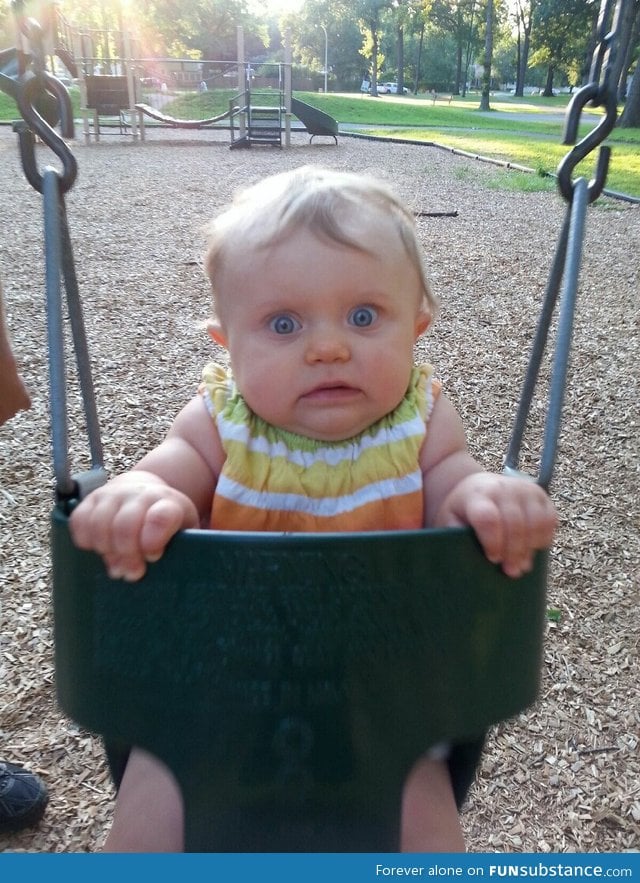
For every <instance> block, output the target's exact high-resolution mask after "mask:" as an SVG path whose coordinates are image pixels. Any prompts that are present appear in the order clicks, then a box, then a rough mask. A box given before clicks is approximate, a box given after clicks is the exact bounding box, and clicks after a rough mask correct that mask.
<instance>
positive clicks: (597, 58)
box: [558, 0, 621, 203]
mask: <svg viewBox="0 0 640 883" xmlns="http://www.w3.org/2000/svg"><path fill="white" fill-rule="evenodd" d="M613 3H614V0H602V3H601V6H600V15H599V18H598V43H597V45H596V48H595V50H594V53H593V62H592V65H591V74H590V75H591V80H592V82H590V83H588V84H587V85H586V86H583V87H582V88H581V89H579V90H578V91H577V92H576V94H575V95H574V96H573V98H572V99H571V102H570V103H569V106H568V108H567V117H566V120H565V130H564V137H563V139H562V143H563V144H575V147H574V148H573V149H572V150H571V151H570V152H569V153H568V154H567V155H566V156H565V157H564V159H563V160H562V161H561V162H560V165H559V166H558V187H559V189H560V192H561V194H562V196H563V197H564V198H565V199H566V201H567V202H569V203H570V202H571V201H572V199H573V187H574V184H573V181H572V174H573V170H574V169H575V167H576V166H577V165H578V164H579V163H581V162H582V160H583V159H584V158H585V157H586V156H587V155H588V154H589V153H591V152H592V151H593V150H595V149H596V148H597V147H599V150H598V158H597V161H596V170H595V176H594V177H593V178H592V179H591V180H590V181H589V186H588V188H587V193H588V202H589V203H592V202H594V200H596V199H597V198H598V197H599V196H600V194H601V193H602V191H603V190H604V186H605V183H606V180H607V172H608V171H609V159H610V157H611V148H610V147H607V146H604V145H603V142H604V141H605V140H606V139H607V138H608V137H609V135H610V133H611V132H612V131H613V129H614V127H615V124H616V120H617V117H618V99H617V94H616V84H615V83H611V82H610V72H611V69H612V65H613V60H614V57H615V50H616V46H617V32H618V29H619V19H620V5H621V4H620V0H618V2H617V3H616V6H615V10H614V15H613V23H612V26H611V30H610V31H609V32H608V33H607V26H608V21H609V18H610V16H611V9H612V7H613ZM587 104H590V105H591V107H604V109H605V112H604V116H603V117H602V119H601V120H600V121H599V123H598V124H597V126H596V127H595V129H593V130H592V131H591V132H589V134H588V135H586V136H585V137H584V138H583V139H582V140H581V141H579V142H578V143H577V144H576V138H577V136H578V126H579V124H580V115H581V113H582V110H583V109H584V107H585V106H586V105H587Z"/></svg>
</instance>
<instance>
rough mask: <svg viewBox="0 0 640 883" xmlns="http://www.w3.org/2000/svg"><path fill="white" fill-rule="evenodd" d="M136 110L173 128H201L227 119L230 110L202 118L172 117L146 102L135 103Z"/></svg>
mask: <svg viewBox="0 0 640 883" xmlns="http://www.w3.org/2000/svg"><path fill="white" fill-rule="evenodd" d="M136 110H137V111H139V112H140V113H143V114H145V116H148V117H151V118H152V119H154V120H158V122H161V123H164V124H165V125H167V126H173V128H175V129H202V128H204V127H205V126H212V125H213V124H214V123H217V122H219V121H220V120H225V119H227V118H228V117H229V114H230V111H228V110H225V112H224V113H220V114H218V116H215V117H208V118H207V119H204V120H181V119H178V118H177V117H172V116H169V115H168V114H166V113H162V111H161V110H156V108H155V107H151V106H150V105H148V104H136Z"/></svg>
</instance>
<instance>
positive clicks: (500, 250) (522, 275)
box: [0, 127, 640, 853]
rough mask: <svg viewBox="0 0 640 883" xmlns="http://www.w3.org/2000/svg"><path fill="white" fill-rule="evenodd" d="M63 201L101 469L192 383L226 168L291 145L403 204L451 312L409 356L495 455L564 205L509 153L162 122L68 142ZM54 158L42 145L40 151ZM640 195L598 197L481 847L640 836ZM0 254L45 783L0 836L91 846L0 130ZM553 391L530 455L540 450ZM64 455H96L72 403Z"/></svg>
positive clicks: (7, 639)
mask: <svg viewBox="0 0 640 883" xmlns="http://www.w3.org/2000/svg"><path fill="white" fill-rule="evenodd" d="M74 150H75V152H76V155H77V158H78V162H79V169H80V172H79V177H78V180H77V182H76V185H75V186H74V188H73V190H72V191H71V192H70V194H69V197H68V200H67V204H68V214H69V221H70V227H71V235H72V237H73V241H74V244H75V255H76V262H77V268H78V274H79V279H80V286H81V290H82V292H83V296H84V306H85V313H86V319H87V324H88V330H89V343H90V349H91V353H92V359H93V364H94V371H95V381H96V388H97V398H98V409H99V413H100V415H101V420H102V425H103V434H104V443H105V448H106V453H107V467H108V469H109V471H110V472H111V473H114V472H117V471H121V470H123V469H126V468H127V467H129V466H131V465H132V463H134V462H135V461H136V460H137V459H138V458H139V457H140V456H141V455H142V453H143V452H144V451H146V450H147V449H148V448H149V447H150V446H152V445H153V444H155V443H157V442H158V441H159V440H160V439H161V438H162V436H163V434H164V433H165V431H166V429H167V427H168V426H169V423H170V421H171V419H172V417H173V415H174V414H175V413H176V411H177V410H178V409H179V408H180V407H181V406H182V405H183V404H184V402H186V401H187V400H188V399H189V397H190V396H191V395H192V394H193V392H194V390H195V388H196V386H197V383H198V379H199V374H200V370H201V367H202V365H203V364H204V363H205V362H206V361H208V360H209V359H210V358H212V357H213V356H216V357H218V358H220V353H216V352H214V351H213V350H212V345H211V342H210V341H209V339H208V338H207V337H206V335H205V334H204V333H203V331H202V327H201V321H202V320H203V319H205V318H206V317H207V315H208V313H209V308H210V307H209V304H210V300H209V292H208V289H207V285H206V283H205V280H204V277H203V273H202V270H201V265H200V254H201V248H202V236H201V230H202V226H203V224H204V223H205V222H206V221H207V220H208V219H209V218H210V217H211V215H212V214H213V213H214V212H215V211H216V210H217V209H218V208H219V207H220V206H222V205H223V204H225V203H226V202H227V201H228V200H229V198H230V196H231V194H232V193H233V192H234V191H235V190H236V189H237V188H238V187H241V186H243V185H245V184H248V183H250V182H252V181H254V180H256V179H258V178H260V177H262V176H264V175H266V174H269V173H272V172H275V171H279V170H283V169H287V168H292V167H295V166H298V165H301V164H304V163H318V164H322V165H329V166H332V167H336V168H342V169H350V170H355V171H368V172H371V173H373V174H376V175H380V176H383V177H384V178H386V179H388V180H389V181H390V182H391V183H393V184H394V185H395V186H396V187H397V189H398V190H399V191H400V193H401V194H402V195H403V196H404V197H405V198H406V200H407V201H408V203H409V205H411V207H412V208H413V209H414V210H415V211H416V213H418V212H421V213H425V212H432V213H435V212H442V213H444V214H445V215H446V216H440V217H426V216H424V214H423V215H422V216H420V217H418V219H417V223H418V229H419V234H420V237H421V240H422V242H423V245H424V248H425V253H426V258H427V263H428V268H429V273H430V276H431V279H432V282H433V286H434V288H435V290H436V292H437V293H438V295H439V297H440V299H441V302H442V309H441V315H440V317H439V320H438V322H437V323H436V325H435V327H434V329H433V331H431V332H430V333H429V335H428V336H427V337H426V338H425V339H424V340H423V341H422V342H421V343H420V344H419V346H418V348H417V357H418V358H420V359H423V360H429V361H431V362H433V363H434V364H435V365H436V366H437V372H438V374H439V376H440V377H441V379H442V381H443V384H444V388H445V390H446V392H447V394H448V395H449V396H450V398H451V399H452V400H453V402H454V404H455V405H456V406H457V407H458V409H459V410H460V412H461V414H462V416H463V419H464V422H465V424H466V426H467V429H468V435H469V443H470V447H471V449H472V451H473V453H474V454H475V455H477V456H478V457H479V459H480V460H481V461H482V463H483V464H484V465H485V466H486V467H487V468H490V469H496V470H499V469H500V468H501V464H502V457H503V453H504V450H505V448H506V444H507V439H508V435H509V431H510V426H511V422H512V420H513V415H514V410H515V402H516V399H517V397H518V394H519V388H520V383H521V379H522V376H523V373H524V366H525V361H526V355H527V352H528V348H529V345H530V341H531V336H532V331H533V327H534V324H535V320H536V315H537V311H538V308H539V304H540V300H541V296H542V293H543V290H544V286H545V282H546V276H547V272H548V268H549V265H550V262H551V259H552V253H553V249H554V244H555V239H556V236H557V232H558V231H559V228H560V224H561V221H562V217H563V214H564V204H563V202H562V200H561V199H560V197H559V196H558V195H557V194H556V193H555V192H537V193H523V192H520V191H510V190H506V189H504V187H503V186H502V185H500V186H499V187H497V185H496V176H505V175H509V174H512V173H510V172H507V171H504V170H502V169H496V168H494V167H491V166H487V165H483V164H478V163H473V162H471V161H469V160H467V159H464V158H462V157H459V156H453V155H451V154H448V153H445V152H444V151H439V150H436V149H434V148H429V147H424V146H416V145H405V144H402V145H396V144H394V145H391V144H385V143H381V142H369V141H360V140H355V139H352V138H341V139H340V142H339V144H338V146H337V147H336V146H333V145H329V144H326V145H325V144H320V143H318V144H314V145H311V146H310V145H309V144H308V138H307V136H306V135H304V134H302V133H294V134H293V136H292V146H291V148H290V149H288V150H277V149H273V148H266V149H259V148H252V149H251V150H245V151H230V150H229V142H228V133H225V132H210V131H205V132H198V133H193V132H189V133H185V132H176V131H168V130H161V131H158V132H154V133H153V134H152V135H151V136H150V138H149V140H148V141H147V142H146V143H145V144H134V143H132V142H131V141H130V140H128V141H127V140H124V139H123V138H121V137H120V136H118V135H112V136H109V137H107V136H105V137H104V138H103V140H102V141H101V142H100V143H99V144H91V145H84V144H82V143H81V142H77V143H76V144H75V145H74ZM40 158H41V160H42V162H48V161H49V157H48V155H47V152H46V151H45V150H44V149H43V150H42V151H41V152H40V153H39V159H40ZM639 213H640V208H639V207H638V206H633V205H628V204H624V203H620V202H613V201H610V200H602V201H599V202H598V203H596V204H595V205H594V206H592V207H591V208H590V209H589V212H588V217H587V225H586V228H587V229H586V241H585V248H584V263H583V270H582V275H581V286H580V297H579V305H578V316H577V320H576V328H575V335H574V353H573V357H572V363H571V371H570V380H569V384H568V389H567V396H566V405H565V419H564V423H563V428H562V434H561V442H560V450H559V455H558V465H557V470H556V476H555V480H554V484H553V488H552V492H553V497H554V499H555V501H556V503H557V506H558V508H559V511H560V518H561V528H560V531H559V535H558V538H557V542H556V545H555V548H554V550H553V552H552V557H551V572H550V580H549V594H548V608H549V614H550V615H549V621H548V624H547V631H546V635H545V651H544V664H543V671H542V683H541V690H540V696H539V699H538V701H537V703H536V704H535V706H534V707H533V708H531V709H529V710H527V711H525V712H523V713H522V714H521V715H519V716H518V717H517V718H516V719H515V720H513V721H509V722H505V723H502V724H499V725H498V726H496V727H495V728H494V729H493V730H492V731H491V733H490V734H489V737H488V742H487V748H486V753H485V755H484V757H483V760H482V763H481V766H480V768H479V770H478V778H477V782H476V784H475V785H474V787H473V789H472V791H471V794H470V795H469V799H468V801H467V803H466V805H465V807H464V811H463V815H462V821H463V826H464V829H465V832H466V836H467V842H468V848H469V850H470V851H471V852H506V853H518V852H558V853H561V852H581V853H584V852H598V851H600V852H622V851H625V850H638V849H640V792H639V791H638V782H639V781H640V763H639V760H638V742H639V740H640V718H639V709H640V687H639V684H640V677H639V675H640V671H639V669H640V663H639V659H638V635H639V634H640V605H639V604H638V600H639V598H638V583H639V580H638V577H639V574H640V530H639V527H640V508H639V502H638V501H639V499H640V494H639V493H638V487H639V482H638V471H639V467H638V462H639V458H638V395H637V390H638V357H637V354H638V333H639V327H640V326H639V321H638V320H639V313H638V291H639V290H640V284H639V283H640V279H639V275H638V259H637V256H638V254H639V253H640V223H639V221H640V214H639ZM0 216H1V217H2V237H1V238H0V274H1V275H2V279H3V284H4V288H5V296H6V299H7V306H8V312H9V322H10V326H11V331H12V335H13V338H14V344H15V349H16V353H17V355H18V358H19V360H20V363H21V366H22V369H23V373H24V376H25V379H26V381H27V383H28V386H29V388H30V390H31V393H32V397H33V407H32V409H31V410H30V411H29V412H25V413H23V414H20V415H19V416H18V417H16V418H15V419H14V420H13V421H11V422H10V423H8V424H7V425H5V426H4V427H3V428H2V429H0V571H1V573H2V600H3V624H2V661H3V664H4V669H3V680H2V694H1V695H2V699H1V702H0V756H1V757H3V758H6V759H8V760H14V761H19V762H22V763H24V764H25V765H27V766H28V767H30V768H31V769H33V770H35V771H37V772H38V773H40V774H41V775H42V777H43V779H44V780H45V781H46V783H47V786H48V788H49V790H50V794H51V799H50V804H49V807H48V809H47V813H46V815H45V818H44V820H43V821H42V823H41V824H40V826H39V827H38V828H37V829H35V830H33V831H26V832H22V833H20V834H18V835H16V836H14V837H11V838H9V837H6V836H5V837H0V850H3V851H15V850H21V851H28V852H90V851H95V850H97V849H99V847H100V844H101V842H102V840H103V838H104V835H105V832H106V830H107V828H108V824H109V820H110V815H111V812H112V807H113V797H114V794H113V788H112V785H111V783H110V780H109V775H108V773H107V769H106V766H105V763H104V758H103V753H102V748H101V744H100V741H99V740H98V739H96V738H95V737H94V736H92V735H91V734H89V733H87V732H84V731H83V730H81V729H79V728H78V726H77V725H75V724H74V723H73V722H71V721H69V720H68V719H67V718H66V717H65V715H64V714H63V713H62V712H61V711H60V709H59V708H58V707H57V705H56V700H55V676H54V669H53V647H52V632H51V609H50V558H49V548H48V519H49V511H50V507H51V499H52V483H51V469H50V465H49V435H48V396H47V391H46V381H45V370H46V369H45V330H44V315H43V266H42V221H41V204H40V197H39V196H38V194H36V193H35V191H34V190H32V188H31V187H30V186H29V185H28V184H27V182H26V181H25V179H24V176H23V175H22V171H21V168H20V164H19V158H18V152H17V149H16V143H15V136H14V135H13V133H12V132H11V130H10V129H9V128H8V127H2V128H0ZM543 408H544V402H543V401H540V402H537V403H536V406H535V409H534V414H533V420H532V428H531V434H530V437H529V438H528V440H527V444H526V446H525V451H524V458H523V467H524V468H526V469H527V470H534V469H535V463H536V458H537V452H538V450H539V441H538V437H539V436H538V433H539V430H540V423H541V415H542V412H543ZM71 416H72V422H73V426H72V433H71V436H72V460H73V464H74V468H80V467H82V466H84V465H85V464H86V452H85V447H84V444H83V442H82V435H81V429H80V426H81V420H80V417H79V414H78V409H77V403H76V402H75V398H74V400H73V403H72V414H71Z"/></svg>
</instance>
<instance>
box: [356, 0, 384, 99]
mask: <svg viewBox="0 0 640 883" xmlns="http://www.w3.org/2000/svg"><path fill="white" fill-rule="evenodd" d="M390 5H391V0H356V2H355V3H354V5H353V10H354V13H355V15H356V17H357V18H358V20H359V22H360V24H361V26H362V28H363V29H364V31H365V35H366V36H365V45H364V47H363V49H362V54H363V55H364V57H365V58H371V94H372V95H376V96H377V94H378V69H379V61H380V60H379V58H378V50H379V45H380V26H381V23H382V14H383V11H384V10H385V9H388V8H389V7H390Z"/></svg>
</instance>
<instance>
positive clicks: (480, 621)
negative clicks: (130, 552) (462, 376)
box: [52, 509, 546, 852]
mask: <svg viewBox="0 0 640 883" xmlns="http://www.w3.org/2000/svg"><path fill="white" fill-rule="evenodd" d="M52 525H53V529H52V534H53V572H54V611H55V645H56V672H57V689H58V697H59V702H60V705H61V706H62V708H63V710H64V711H65V712H66V713H67V714H68V715H69V716H70V717H71V718H72V719H74V720H75V721H77V722H79V723H80V724H81V725H83V726H84V727H86V728H87V729H89V730H91V731H93V732H96V733H100V734H102V735H103V736H104V737H105V740H106V743H107V747H108V750H109V753H110V757H111V760H112V761H113V762H114V764H117V762H118V758H119V757H120V755H121V750H122V749H123V748H124V746H128V745H138V746H141V747H143V748H146V749H147V750H149V751H151V752H152V753H154V754H155V755H156V756H157V757H159V758H160V759H161V760H162V761H164V762H165V763H166V765H167V766H168V767H169V768H170V769H171V770H172V771H173V773H174V775H175V777H176V779H177V781H178V783H179V785H180V787H181V789H182V793H183V799H184V804H185V843H186V849H187V850H188V851H193V852H207V851H220V852H298V851H300V852H379V851H383V852H391V851H397V849H398V835H399V819H400V800H401V794H402V787H403V783H404V781H405V779H406V776H407V774H408V772H409V770H410V769H411V767H412V766H413V764H414V763H415V761H416V760H417V759H418V758H419V757H420V756H421V755H422V754H423V753H424V752H425V751H426V750H427V749H428V748H429V747H430V746H433V745H435V744H437V743H442V742H446V743H448V744H449V745H450V757H449V763H450V767H451V773H452V780H453V783H454V790H455V793H456V799H457V800H458V802H459V803H460V802H461V801H462V800H463V798H464V795H465V793H466V791H467V789H468V787H469V785H470V783H471V781H472V778H473V774H474V770H475V766H476V763H477V760H478V757H479V755H480V751H481V748H482V743H483V739H484V735H485V733H486V730H487V728H488V727H490V726H491V725H492V724H494V723H496V722H497V721H500V720H503V719H504V718H508V717H510V716H512V715H515V714H516V713H517V712H519V711H521V710H522V709H524V708H525V707H526V706H528V705H529V704H530V703H532V702H533V701H534V699H535V696H536V693H537V690H538V681H539V672H540V664H541V647H542V634H543V621H544V608H545V590H544V586H545V570H546V555H544V554H541V555H539V556H538V559H537V563H536V567H535V570H534V571H533V572H532V573H531V574H529V575H527V576H526V577H523V578H521V579H519V580H511V579H508V578H507V577H505V576H504V575H502V574H501V572H500V571H499V570H498V568H496V567H494V566H493V565H491V564H489V562H488V561H487V560H486V559H485V558H484V556H483V554H482V551H481V549H480V547H479V545H478V544H477V541H476V540H475V538H474V536H473V534H472V533H471V532H470V531H468V530H464V529H452V530H440V531H412V532H402V533H401V532H398V533H384V534H382V533H370V534H347V535H335V534H334V535H318V534H316V535H275V534H235V533H228V532H216V531H186V532H183V533H181V534H179V535H178V536H177V537H175V539H174V540H173V541H172V542H171V544H170V546H169V549H168V551H167V552H166V554H165V555H164V557H163V558H162V559H161V560H160V561H159V562H158V563H157V564H154V565H152V566H151V567H150V568H149V572H148V574H147V576H145V578H144V579H143V580H141V581H140V582H139V583H135V584H129V583H124V582H121V581H114V580H111V579H109V578H108V576H107V575H106V572H105V570H104V566H103V564H102V561H101V560H100V559H99V558H98V557H97V556H96V555H93V554H92V553H87V552H81V551H79V550H78V549H76V548H75V547H74V546H73V545H72V543H71V540H70V536H69V531H68V525H67V518H66V516H65V514H64V513H63V511H62V510H61V509H56V510H55V511H54V514H53V521H52ZM124 750H125V751H126V749H124ZM124 756H125V757H126V754H124ZM117 778H118V775H117V774H116V779H117Z"/></svg>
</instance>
